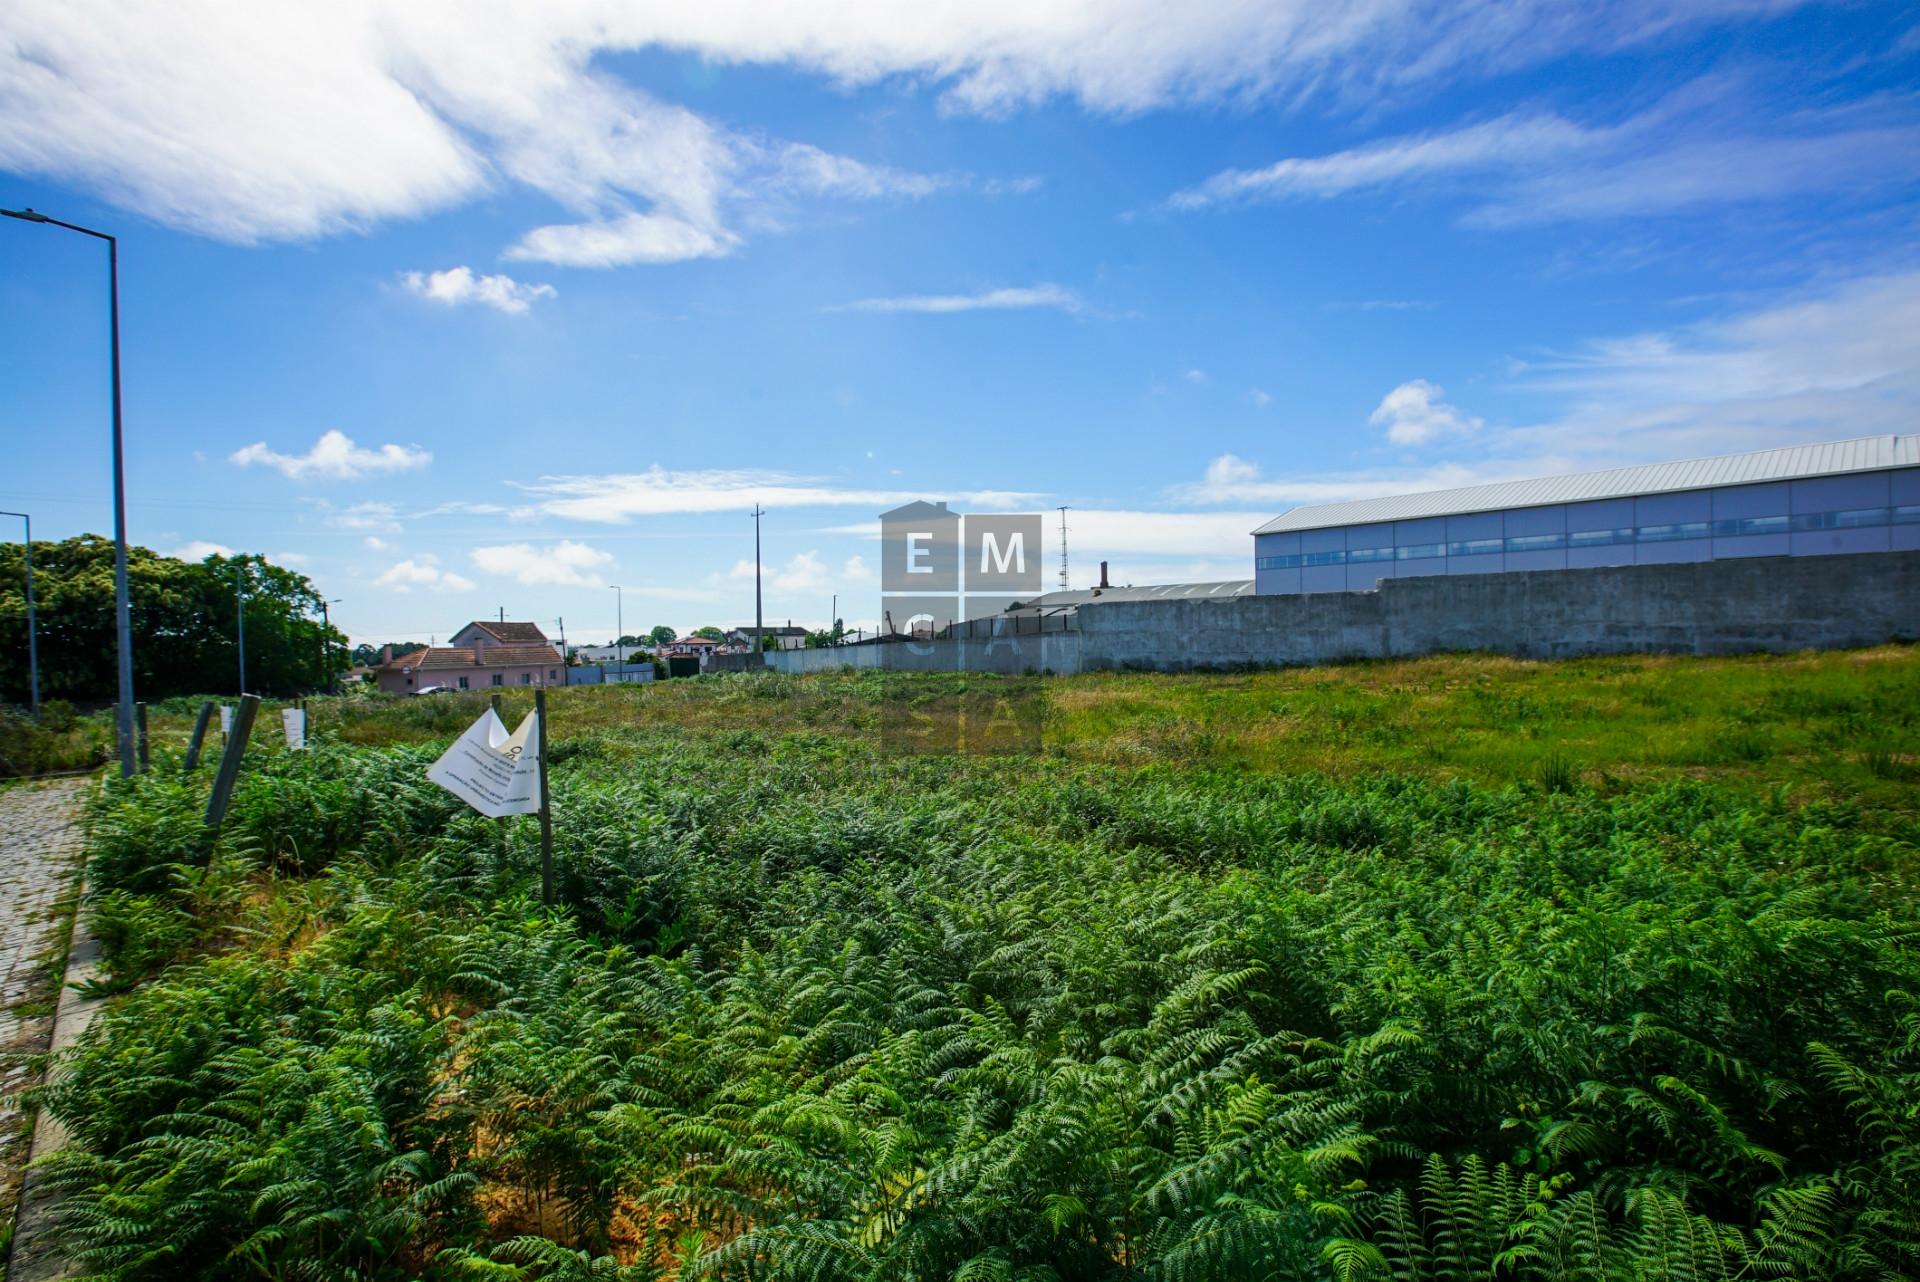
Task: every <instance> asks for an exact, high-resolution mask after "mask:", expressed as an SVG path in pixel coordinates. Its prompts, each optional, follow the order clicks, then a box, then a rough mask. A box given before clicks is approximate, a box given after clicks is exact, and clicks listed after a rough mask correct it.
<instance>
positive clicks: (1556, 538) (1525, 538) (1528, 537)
mask: <svg viewBox="0 0 1920 1282" xmlns="http://www.w3.org/2000/svg"><path fill="white" fill-rule="evenodd" d="M1566 545H1567V536H1566V535H1564V534H1516V535H1513V536H1512V537H1511V538H1509V539H1508V540H1507V551H1509V552H1551V551H1554V550H1555V549H1556V548H1563V547H1565V546H1566Z"/></svg>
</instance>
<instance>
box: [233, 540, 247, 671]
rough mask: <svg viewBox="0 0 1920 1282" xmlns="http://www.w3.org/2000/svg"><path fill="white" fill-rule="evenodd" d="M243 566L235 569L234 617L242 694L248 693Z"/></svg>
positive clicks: (245, 598) (245, 593)
mask: <svg viewBox="0 0 1920 1282" xmlns="http://www.w3.org/2000/svg"><path fill="white" fill-rule="evenodd" d="M241 569H242V566H239V565H236V566H234V567H233V617H234V618H235V620H237V621H238V624H239V644H240V693H241V694H243V695H244V694H245V693H246V692H247V592H246V588H245V587H244V586H243V585H242V584H241V581H240V572H241Z"/></svg>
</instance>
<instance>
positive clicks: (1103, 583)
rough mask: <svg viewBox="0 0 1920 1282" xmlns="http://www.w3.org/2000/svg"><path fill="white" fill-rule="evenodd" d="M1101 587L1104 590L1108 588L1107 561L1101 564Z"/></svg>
mask: <svg viewBox="0 0 1920 1282" xmlns="http://www.w3.org/2000/svg"><path fill="white" fill-rule="evenodd" d="M1100 586H1101V587H1103V588H1104V587H1106V586H1107V563H1106V562H1105V561H1102V562H1101V563H1100Z"/></svg>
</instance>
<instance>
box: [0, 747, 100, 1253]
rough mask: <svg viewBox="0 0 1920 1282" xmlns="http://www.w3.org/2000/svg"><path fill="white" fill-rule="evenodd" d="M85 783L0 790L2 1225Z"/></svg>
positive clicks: (43, 1025)
mask: <svg viewBox="0 0 1920 1282" xmlns="http://www.w3.org/2000/svg"><path fill="white" fill-rule="evenodd" d="M92 786H93V781H92V780H91V779H61V780H54V781H50V782H45V783H19V784H13V785H11V786H8V787H5V788H0V973H3V974H4V980H0V1226H10V1225H11V1224H12V1223H13V1207H14V1201H15V1199H16V1198H18V1196H19V1193H20V1174H21V1171H22V1170H23V1169H24V1168H25V1167H26V1164H27V1146H28V1143H29V1141H30V1139H31V1136H32V1127H30V1126H29V1125H28V1124H27V1117H26V1115H25V1113H23V1112H22V1111H21V1109H20V1107H19V1105H18V1102H17V1101H16V1100H15V1099H13V1096H15V1095H16V1094H17V1093H18V1092H19V1091H20V1090H21V1089H22V1088H23V1087H26V1086H29V1085H31V1084H32V1081H33V1078H32V1074H31V1072H30V1062H29V1061H30V1057H32V1056H34V1055H38V1054H40V1053H42V1052H44V1051H45V1050H46V1049H47V1039H48V1037H49V1036H50V1035H51V1034H52V1032H53V1008H54V1000H55V999H56V998H57V997H58V996H59V993H60V979H59V977H58V976H57V975H56V974H55V973H54V972H53V970H52V968H51V962H52V961H53V960H54V959H53V958H52V957H51V956H50V955H49V954H50V950H51V949H52V948H53V946H54V944H55V943H56V942H57V940H58V937H59V934H60V925H61V922H60V917H61V914H60V913H59V912H58V911H56V909H55V907H54V906H55V905H56V904H58V903H59V902H60V901H61V900H63V899H66V898H67V897H68V896H69V895H71V894H72V893H73V891H74V890H75V888H76V883H75V881H74V876H75V873H76V872H77V871H78V868H79V863H80V803H81V799H82V798H83V797H84V796H85V795H86V791H87V789H88V788H90V787H92Z"/></svg>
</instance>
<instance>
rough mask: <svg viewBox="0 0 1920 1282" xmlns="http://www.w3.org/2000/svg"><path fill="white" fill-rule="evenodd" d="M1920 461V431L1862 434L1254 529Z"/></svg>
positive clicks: (1288, 519)
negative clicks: (1821, 441)
mask: <svg viewBox="0 0 1920 1282" xmlns="http://www.w3.org/2000/svg"><path fill="white" fill-rule="evenodd" d="M1915 466H1920V436H1862V437H1858V438H1856V439H1854V440H1851V441H1827V442H1824V443H1822V444H1818V445H1790V446H1787V447H1786V448H1784V449H1777V450H1755V451H1753V452H1752V453H1750V454H1723V455H1720V456H1719V457H1717V458H1702V459H1687V460H1684V461H1682V462H1678V463H1649V464H1646V465H1644V466H1641V467H1617V468H1613V469H1611V470H1608V471H1604V472H1577V473H1575V474H1573V475H1571V476H1547V477H1541V478H1539V479H1537V480H1531V481H1497V482H1495V483H1493V484H1491V485H1469V486H1465V487H1463V488H1461V489H1457V490H1432V491H1429V492H1427V493H1425V494H1396V495H1391V496H1388V497H1384V498H1377V499H1355V500H1353V501H1352V502H1348V503H1325V504H1321V505H1319V506H1316V507H1297V508H1294V509H1292V510H1291V511H1288V512H1283V513H1281V514H1280V515H1279V516H1276V517H1275V518H1273V520H1271V521H1268V522H1267V523H1266V524H1265V525H1263V526H1261V527H1260V528H1259V529H1257V530H1255V531H1254V533H1255V534H1283V533H1288V532H1291V531H1294V530H1318V529H1325V528H1327V527H1328V526H1335V525H1367V524H1371V523H1372V522H1375V521H1411V520H1416V519H1418V518H1420V517H1427V516H1463V515H1465V514H1467V513H1469V512H1497V511H1503V510H1505V509H1507V508H1516V507H1541V506H1543V505H1545V504H1549V503H1579V502H1584V501H1586V500H1589V499H1617V498H1625V497H1627V496H1629V495H1635V494H1661V493H1666V492H1670V491H1673V490H1699V489H1709V488H1712V487H1715V486H1721V485H1750V484H1753V483H1755V482H1758V481H1787V480H1794V479H1796V478H1801V477H1809V476H1831V475H1838V474H1841V473H1846V472H1874V471H1879V470H1881V469H1883V468H1889V467H1915Z"/></svg>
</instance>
